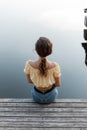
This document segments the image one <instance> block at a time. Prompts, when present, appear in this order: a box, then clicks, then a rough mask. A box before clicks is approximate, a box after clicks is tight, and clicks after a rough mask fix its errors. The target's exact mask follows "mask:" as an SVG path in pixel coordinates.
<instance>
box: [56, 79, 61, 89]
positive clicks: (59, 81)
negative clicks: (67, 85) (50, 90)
mask: <svg viewBox="0 0 87 130" xmlns="http://www.w3.org/2000/svg"><path fill="white" fill-rule="evenodd" d="M60 85H61V79H60V77H57V78H55V86H57V87H59V86H60Z"/></svg>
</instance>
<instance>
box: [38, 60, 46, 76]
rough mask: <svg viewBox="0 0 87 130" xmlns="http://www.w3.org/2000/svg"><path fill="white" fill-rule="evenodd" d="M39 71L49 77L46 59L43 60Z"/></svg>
mask: <svg viewBox="0 0 87 130" xmlns="http://www.w3.org/2000/svg"><path fill="white" fill-rule="evenodd" d="M39 70H40V73H41V75H43V76H47V67H46V59H45V58H43V59H42V60H41V62H40V64H39Z"/></svg>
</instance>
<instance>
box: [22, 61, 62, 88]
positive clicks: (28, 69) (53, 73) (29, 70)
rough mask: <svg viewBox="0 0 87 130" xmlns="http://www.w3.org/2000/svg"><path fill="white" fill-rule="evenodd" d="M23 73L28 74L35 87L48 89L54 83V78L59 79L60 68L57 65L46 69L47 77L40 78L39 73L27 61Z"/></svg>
mask: <svg viewBox="0 0 87 130" xmlns="http://www.w3.org/2000/svg"><path fill="white" fill-rule="evenodd" d="M24 72H25V73H26V74H30V78H31V80H32V82H33V83H34V85H35V86H37V87H48V86H50V85H52V84H54V83H55V77H59V76H60V75H61V73H60V66H59V65H58V64H57V65H56V66H55V67H53V68H51V69H48V74H47V76H46V77H45V76H41V75H40V71H39V69H37V68H34V67H32V66H31V65H30V63H29V61H27V62H26V64H25V68H24Z"/></svg>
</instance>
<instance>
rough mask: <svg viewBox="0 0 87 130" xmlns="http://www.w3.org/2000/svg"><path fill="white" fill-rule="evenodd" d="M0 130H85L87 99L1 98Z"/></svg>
mask: <svg viewBox="0 0 87 130" xmlns="http://www.w3.org/2000/svg"><path fill="white" fill-rule="evenodd" d="M0 130H87V100H86V99H57V100H56V101H55V102H53V103H51V104H38V103H35V102H34V101H33V100H32V99H11V98H10V99H4V98H3V99H0Z"/></svg>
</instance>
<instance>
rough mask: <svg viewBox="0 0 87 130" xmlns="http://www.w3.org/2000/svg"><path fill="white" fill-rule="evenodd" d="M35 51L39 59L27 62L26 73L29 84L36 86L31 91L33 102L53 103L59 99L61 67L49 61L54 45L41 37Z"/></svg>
mask: <svg viewBox="0 0 87 130" xmlns="http://www.w3.org/2000/svg"><path fill="white" fill-rule="evenodd" d="M35 50H36V52H37V54H38V59H37V60H36V61H32V60H29V61H27V62H26V64H25V69H24V72H25V73H26V76H27V79H28V82H29V83H33V84H34V87H33V88H32V90H31V94H32V98H33V100H34V101H36V102H38V103H51V102H53V101H54V100H55V99H56V98H57V97H58V89H57V86H60V75H61V74H60V66H59V64H58V63H56V62H51V61H49V60H48V59H47V56H49V55H50V54H51V53H52V43H51V41H50V40H49V39H48V38H46V37H40V38H39V39H38V40H37V42H36V44H35Z"/></svg>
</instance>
